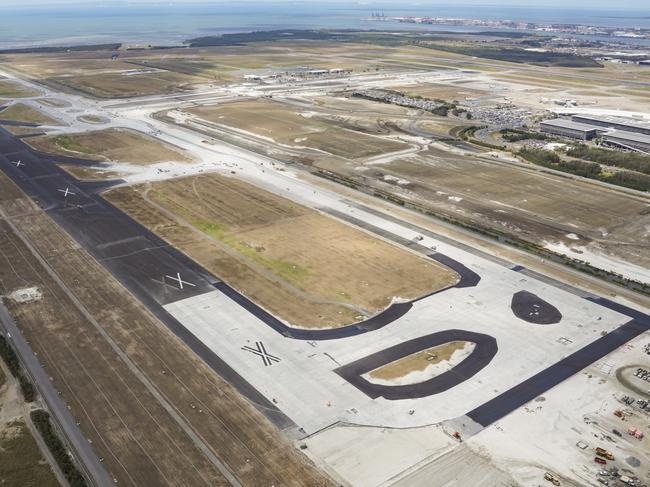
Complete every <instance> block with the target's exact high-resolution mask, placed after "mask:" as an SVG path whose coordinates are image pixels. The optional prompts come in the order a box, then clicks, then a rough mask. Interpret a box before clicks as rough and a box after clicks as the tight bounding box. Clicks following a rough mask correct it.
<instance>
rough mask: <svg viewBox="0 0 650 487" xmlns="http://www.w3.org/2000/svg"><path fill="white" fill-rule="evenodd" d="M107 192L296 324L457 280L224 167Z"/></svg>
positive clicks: (367, 310)
mask: <svg viewBox="0 0 650 487" xmlns="http://www.w3.org/2000/svg"><path fill="white" fill-rule="evenodd" d="M107 198H108V199H109V200H110V201H111V202H112V203H114V204H116V205H117V206H118V207H120V208H121V209H122V210H124V211H126V212H127V213H128V214H130V215H131V216H132V217H133V218H135V219H136V220H138V221H139V222H140V223H142V224H144V225H145V226H147V227H148V228H150V229H152V230H153V231H155V232H156V233H158V234H159V235H160V236H161V237H162V238H164V239H166V240H167V241H168V242H170V243H171V244H173V245H174V246H175V247H177V248H179V249H180V250H182V251H183V252H184V253H186V254H187V255H189V256H190V257H192V258H194V259H195V260H197V262H199V263H201V264H202V265H203V266H205V267H206V268H207V269H208V270H210V271H212V272H213V273H214V274H216V275H217V276H219V277H220V278H222V279H223V280H224V281H226V282H227V283H229V284H231V285H232V286H233V287H235V288H236V289H238V290H239V291H241V292H242V293H244V294H246V295H247V296H249V297H250V298H251V299H252V300H254V301H255V302H257V303H258V304H260V305H261V306H263V307H264V308H266V309H268V310H269V311H271V312H272V313H273V314H275V315H276V316H278V317H279V318H281V319H283V320H285V321H287V322H288V323H290V324H292V325H293V326H299V327H316V328H326V327H327V328H332V327H339V326H343V325H347V324H350V323H353V322H355V321H358V320H360V319H362V318H365V317H368V316H371V315H374V314H376V313H377V312H379V311H381V310H383V309H384V308H386V307H387V306H388V305H389V304H390V303H391V302H392V300H393V299H394V298H401V299H414V298H417V297H420V296H422V295H425V294H428V293H431V292H434V291H437V290H439V289H442V288H445V287H447V286H449V285H451V284H453V283H454V282H455V281H456V279H457V276H456V274H455V273H453V272H452V271H450V270H449V269H446V268H443V267H442V266H440V265H438V264H436V263H434V262H432V261H429V260H425V259H424V258H421V257H419V256H417V255H415V254H411V253H410V252H407V251H405V250H402V249H400V248H398V247H396V246H394V245H392V244H389V243H386V242H384V241H382V240H379V239H377V238H374V237H371V236H369V235H367V234H365V233H363V232H361V231H358V230H356V229H353V228H351V227H349V226H347V225H345V224H343V223H340V222H338V221H336V220H334V219H332V218H329V217H327V216H324V215H321V214H319V213H317V212H315V211H313V210H310V209H307V208H305V207H302V206H299V205H297V204H295V203H293V202H291V201H289V200H286V199H284V198H281V197H279V196H276V195H273V194H271V193H268V192H266V191H263V190H261V189H258V188H256V187H254V186H252V185H250V184H248V183H244V182H241V181H238V180H235V179H231V178H226V177H223V176H218V175H202V176H198V177H191V178H183V179H175V180H173V181H167V182H160V183H153V184H152V185H146V186H145V185H143V186H137V187H128V188H119V189H115V190H112V191H111V192H109V193H108V194H107Z"/></svg>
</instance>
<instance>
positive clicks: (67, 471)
mask: <svg viewBox="0 0 650 487" xmlns="http://www.w3.org/2000/svg"><path fill="white" fill-rule="evenodd" d="M31 417H32V421H33V422H34V426H36V429H38V431H39V433H40V434H41V436H42V437H43V441H45V444H46V445H47V448H48V449H49V450H50V452H51V453H52V456H53V457H54V459H55V460H56V463H57V464H58V465H59V468H61V471H62V472H63V475H64V476H65V478H66V480H67V481H68V483H69V484H70V487H87V486H88V484H87V483H86V479H84V477H83V475H81V472H79V470H78V469H77V467H76V466H75V464H74V462H73V461H72V458H71V457H70V455H69V454H68V450H67V449H66V447H65V445H64V444H63V442H62V441H61V439H60V438H59V436H58V435H57V434H56V431H54V428H53V427H52V423H50V415H49V414H48V413H47V412H46V411H43V410H42V409H37V410H35V411H32V412H31Z"/></svg>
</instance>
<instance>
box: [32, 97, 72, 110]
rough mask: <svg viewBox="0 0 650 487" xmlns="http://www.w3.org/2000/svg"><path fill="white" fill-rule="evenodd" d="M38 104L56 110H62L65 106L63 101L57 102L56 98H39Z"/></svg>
mask: <svg viewBox="0 0 650 487" xmlns="http://www.w3.org/2000/svg"><path fill="white" fill-rule="evenodd" d="M38 102H39V103H42V104H43V105H48V106H50V107H56V108H63V107H65V106H67V105H66V103H65V102H64V101H62V100H58V99H56V98H39V99H38Z"/></svg>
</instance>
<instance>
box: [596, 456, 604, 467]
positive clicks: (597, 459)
mask: <svg viewBox="0 0 650 487" xmlns="http://www.w3.org/2000/svg"><path fill="white" fill-rule="evenodd" d="M594 462H596V463H600V464H601V465H607V461H606V460H604V459H602V458H600V457H594Z"/></svg>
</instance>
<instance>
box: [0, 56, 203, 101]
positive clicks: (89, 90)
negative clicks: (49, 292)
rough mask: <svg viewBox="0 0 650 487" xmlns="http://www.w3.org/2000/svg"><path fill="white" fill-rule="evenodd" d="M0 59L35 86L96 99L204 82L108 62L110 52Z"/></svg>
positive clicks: (182, 75)
mask: <svg viewBox="0 0 650 487" xmlns="http://www.w3.org/2000/svg"><path fill="white" fill-rule="evenodd" d="M160 55H161V56H162V54H160ZM126 57H129V56H128V55H126ZM0 58H1V59H2V60H4V61H5V62H7V63H8V65H10V66H11V69H12V70H14V71H17V72H19V73H21V74H22V75H26V76H28V77H30V78H32V79H34V80H37V81H38V82H42V83H44V84H46V85H51V86H54V87H64V88H72V89H75V90H78V91H80V92H82V93H85V94H88V95H91V96H97V97H111V98H113V97H117V98H122V97H129V96H141V95H149V94H157V93H168V92H174V91H178V90H182V89H187V88H189V87H191V86H192V85H194V84H195V83H199V82H204V81H205V80H203V79H201V78H196V77H194V76H188V75H184V74H180V73H174V72H169V71H164V70H156V69H153V68H146V67H143V66H139V65H137V64H132V63H129V62H125V61H122V60H117V61H111V51H87V52H65V53H46V54H45V53H43V54H40V53H39V54H37V53H30V54H10V55H3V56H0ZM1 94H2V90H1V89H0V95H1ZM7 96H9V95H7ZM29 96H33V95H29Z"/></svg>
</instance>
